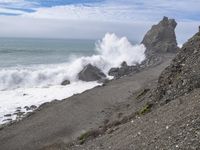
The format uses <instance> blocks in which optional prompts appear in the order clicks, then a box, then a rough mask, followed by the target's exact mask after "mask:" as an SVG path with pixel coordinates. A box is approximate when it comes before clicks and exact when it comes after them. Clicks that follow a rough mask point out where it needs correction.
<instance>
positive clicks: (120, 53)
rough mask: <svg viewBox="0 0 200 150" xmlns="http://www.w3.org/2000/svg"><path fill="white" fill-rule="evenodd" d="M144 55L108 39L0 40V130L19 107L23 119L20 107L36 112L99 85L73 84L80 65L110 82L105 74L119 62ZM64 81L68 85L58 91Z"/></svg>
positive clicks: (124, 42)
mask: <svg viewBox="0 0 200 150" xmlns="http://www.w3.org/2000/svg"><path fill="white" fill-rule="evenodd" d="M144 52H145V47H144V46H143V45H134V44H133V42H130V41H128V39H127V38H126V37H120V38H119V37H117V36H116V35H115V34H109V33H107V34H106V35H105V37H103V38H102V39H101V40H99V41H97V40H77V39H76V40H73V39H31V38H0V124H4V123H6V122H8V121H10V119H12V120H15V119H16V117H17V116H16V115H15V111H16V110H17V109H18V108H19V107H20V108H21V111H23V112H25V113H27V112H28V111H27V110H26V109H25V107H26V106H28V107H30V106H31V105H35V106H37V107H38V106H39V105H41V104H43V103H45V102H50V101H52V100H62V99H64V98H67V97H70V96H72V95H74V94H78V93H82V92H83V91H85V90H88V89H91V88H94V87H96V86H98V85H101V84H100V83H97V82H96V81H95V82H83V81H80V80H78V77H77V75H78V73H79V72H80V71H81V70H82V69H83V67H84V66H85V65H87V64H89V63H90V64H92V65H94V66H96V67H98V68H99V69H101V70H102V71H103V72H104V73H105V74H106V75H107V77H108V78H112V77H109V76H108V71H109V69H110V68H112V67H119V66H120V64H121V63H122V62H123V61H126V62H127V63H128V64H129V65H134V64H136V63H141V62H142V61H143V60H144V59H145V55H144ZM64 80H70V82H71V83H70V84H69V85H67V86H62V85H61V82H62V81H64ZM7 114H11V115H7ZM5 115H6V116H5Z"/></svg>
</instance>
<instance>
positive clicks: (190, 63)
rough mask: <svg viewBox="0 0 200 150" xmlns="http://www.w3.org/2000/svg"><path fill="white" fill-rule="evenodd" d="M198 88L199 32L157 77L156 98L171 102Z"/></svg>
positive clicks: (199, 71)
mask: <svg viewBox="0 0 200 150" xmlns="http://www.w3.org/2000/svg"><path fill="white" fill-rule="evenodd" d="M196 88H200V32H198V33H197V34H196V35H194V36H193V37H192V38H191V39H189V40H188V42H187V43H185V44H184V45H183V47H182V48H181V50H180V52H179V53H178V54H177V56H176V57H175V58H174V60H173V61H172V63H171V65H170V66H169V67H167V68H166V69H165V70H164V71H163V72H162V74H161V75H160V77H159V80H158V87H157V90H156V97H157V99H158V100H164V101H168V100H172V99H174V98H176V97H179V96H181V95H183V94H186V93H188V92H190V91H192V90H194V89H196Z"/></svg>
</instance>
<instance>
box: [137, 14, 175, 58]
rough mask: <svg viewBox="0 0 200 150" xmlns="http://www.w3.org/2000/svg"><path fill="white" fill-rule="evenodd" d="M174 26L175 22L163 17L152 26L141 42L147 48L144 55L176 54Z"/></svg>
mask: <svg viewBox="0 0 200 150" xmlns="http://www.w3.org/2000/svg"><path fill="white" fill-rule="evenodd" d="M176 26H177V23H176V21H175V20H174V19H168V18H167V17H164V18H163V20H162V21H160V22H159V23H158V24H157V25H153V26H152V28H151V29H150V30H149V31H148V32H147V33H146V35H145V36H144V38H143V40H142V42H141V43H142V44H144V45H145V46H146V48H147V50H146V54H147V55H150V54H152V53H165V52H177V50H178V46H177V41H176V35H175V28H176Z"/></svg>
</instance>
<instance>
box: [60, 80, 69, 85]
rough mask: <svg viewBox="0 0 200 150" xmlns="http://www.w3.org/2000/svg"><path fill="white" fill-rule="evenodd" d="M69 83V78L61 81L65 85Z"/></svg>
mask: <svg viewBox="0 0 200 150" xmlns="http://www.w3.org/2000/svg"><path fill="white" fill-rule="evenodd" d="M68 84H70V81H69V80H64V81H63V82H62V83H61V85H63V86H65V85H68Z"/></svg>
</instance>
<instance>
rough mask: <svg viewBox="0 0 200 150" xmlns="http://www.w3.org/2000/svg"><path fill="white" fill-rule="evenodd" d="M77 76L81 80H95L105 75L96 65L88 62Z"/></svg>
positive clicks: (103, 77)
mask: <svg viewBox="0 0 200 150" xmlns="http://www.w3.org/2000/svg"><path fill="white" fill-rule="evenodd" d="M78 78H79V79H80V80H82V81H87V82H89V81H97V80H102V79H105V78H106V75H105V74H104V73H103V72H102V71H101V70H100V69H99V68H97V67H95V66H93V65H91V64H88V65H86V66H85V67H84V68H83V70H82V71H81V72H79V74H78Z"/></svg>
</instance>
